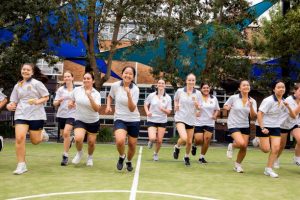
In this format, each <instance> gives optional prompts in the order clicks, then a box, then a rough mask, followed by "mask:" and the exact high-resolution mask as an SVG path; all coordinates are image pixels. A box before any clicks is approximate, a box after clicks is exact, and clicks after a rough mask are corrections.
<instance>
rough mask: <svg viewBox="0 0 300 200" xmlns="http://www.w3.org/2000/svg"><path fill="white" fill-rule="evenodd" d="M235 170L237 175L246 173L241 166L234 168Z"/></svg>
mask: <svg viewBox="0 0 300 200" xmlns="http://www.w3.org/2000/svg"><path fill="white" fill-rule="evenodd" d="M233 170H234V171H236V172H237V173H243V172H244V170H243V168H242V166H241V165H236V166H234V168H233Z"/></svg>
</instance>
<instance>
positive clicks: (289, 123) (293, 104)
mask: <svg viewBox="0 0 300 200" xmlns="http://www.w3.org/2000/svg"><path fill="white" fill-rule="evenodd" d="M285 102H287V103H288V104H289V106H290V108H291V109H292V110H295V109H296V108H297V107H298V104H297V101H296V98H295V96H294V95H291V96H289V97H287V98H286V99H285ZM282 117H283V118H286V119H285V120H284V121H283V123H282V124H281V125H280V128H282V129H291V128H293V127H294V126H295V125H297V124H299V123H300V116H299V114H298V115H297V116H296V119H293V118H291V117H290V115H289V113H284V114H283V115H282Z"/></svg>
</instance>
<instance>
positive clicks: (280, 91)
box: [273, 82, 285, 97]
mask: <svg viewBox="0 0 300 200" xmlns="http://www.w3.org/2000/svg"><path fill="white" fill-rule="evenodd" d="M273 92H274V94H275V95H276V96H279V97H282V96H283V95H284V93H285V84H284V83H283V82H278V83H277V84H276V85H275V88H274V89H273Z"/></svg>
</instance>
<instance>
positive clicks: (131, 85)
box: [120, 81, 133, 89]
mask: <svg viewBox="0 0 300 200" xmlns="http://www.w3.org/2000/svg"><path fill="white" fill-rule="evenodd" d="M120 86H124V82H123V81H121V82H120ZM129 88H130V89H132V88H133V83H132V82H131V83H130V84H129Z"/></svg>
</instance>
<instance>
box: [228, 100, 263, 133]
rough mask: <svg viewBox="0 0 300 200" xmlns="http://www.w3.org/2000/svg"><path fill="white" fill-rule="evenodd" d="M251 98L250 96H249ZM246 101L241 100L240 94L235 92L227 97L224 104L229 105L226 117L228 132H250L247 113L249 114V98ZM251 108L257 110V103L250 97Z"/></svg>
mask: <svg viewBox="0 0 300 200" xmlns="http://www.w3.org/2000/svg"><path fill="white" fill-rule="evenodd" d="M249 98H251V97H249ZM249 98H248V100H247V102H246V103H243V101H242V95H241V94H235V95H232V96H230V97H229V99H228V100H227V101H226V103H225V104H224V106H225V105H228V106H230V112H229V115H228V119H227V127H228V131H229V133H230V134H232V133H234V132H241V133H242V134H245V135H249V134H250V128H249V127H250V124H249V114H250V102H249V100H250V99H249ZM251 101H252V106H253V109H254V110H255V111H256V110H257V104H256V101H255V100H254V99H252V98H251Z"/></svg>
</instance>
